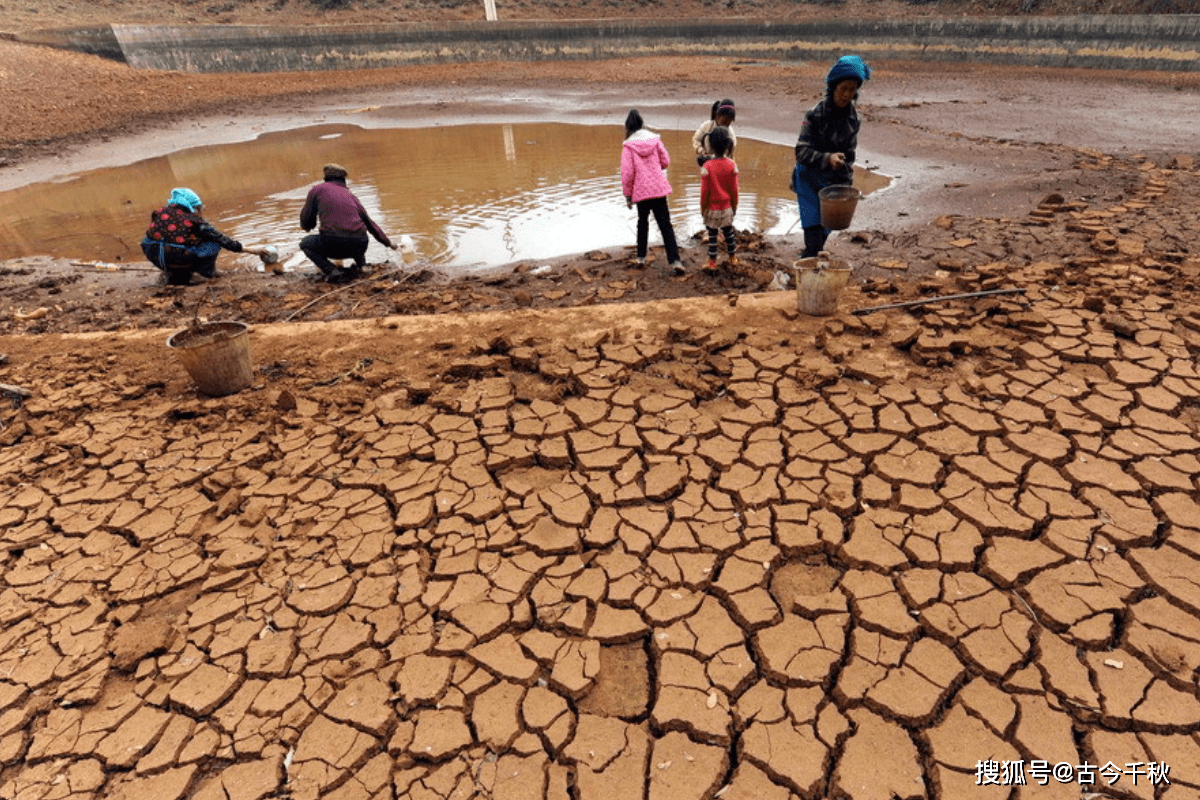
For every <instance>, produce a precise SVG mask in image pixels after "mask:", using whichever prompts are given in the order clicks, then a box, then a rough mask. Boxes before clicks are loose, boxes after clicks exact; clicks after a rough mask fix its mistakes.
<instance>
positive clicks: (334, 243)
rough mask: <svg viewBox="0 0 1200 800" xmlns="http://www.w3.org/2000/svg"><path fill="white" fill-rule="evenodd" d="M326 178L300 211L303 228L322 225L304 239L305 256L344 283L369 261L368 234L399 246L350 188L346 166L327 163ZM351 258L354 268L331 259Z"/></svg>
mask: <svg viewBox="0 0 1200 800" xmlns="http://www.w3.org/2000/svg"><path fill="white" fill-rule="evenodd" d="M324 172H325V180H324V181H323V182H322V183H318V184H317V185H316V186H314V187H312V189H310V190H309V191H308V198H307V199H306V200H305V201H304V208H303V209H302V210H301V211H300V227H301V228H303V229H304V230H306V231H311V230H312V229H313V228H316V227H317V223H318V221H319V222H320V225H321V227H320V228H319V229H318V231H317V232H316V233H315V234H313V235H311V236H305V237H304V238H303V239H302V240H301V241H300V249H301V250H303V251H304V255H306V256H308V257H309V259H310V260H311V261H312V262H313V263H314V264H316V265H317V268H318V269H320V270H321V272H322V273H324V275H325V279H326V280H328V281H330V282H332V283H342V282H345V281H348V280H352V279H354V278H356V277H357V276H358V275H360V274H361V273H362V269H363V267H364V266H366V263H367V244H369V242H370V240H369V239H368V238H367V234H368V233H369V234H371V236H373V237H375V240H376V241H377V242H379V243H380V244H382V245H383V246H384V247H390V248H392V249H393V250H395V249H396V247H397V246H396V245H394V244H392V240H391V239H389V238H388V236H387V234H386V233H384V232H383V229H382V228H380V227H379V226H378V225H376V224H375V222H374V221H373V220H372V219H371V217H370V216H368V214H367V210H366V209H365V208H363V204H362V203H360V202H359V201H358V198H357V197H355V196H354V194H353V193H352V192H351V191H350V190H349V189H347V188H346V175H347V174H348V173H347V172H346V168H345V167H342V166H339V165H337V164H326V165H325V169H324ZM335 258H336V259H343V258H349V259H353V260H354V266H353V267H351V268H350V269H339V268H338V267H337V265H335V264H334V263H333V262H332V261H331V260H330V259H335Z"/></svg>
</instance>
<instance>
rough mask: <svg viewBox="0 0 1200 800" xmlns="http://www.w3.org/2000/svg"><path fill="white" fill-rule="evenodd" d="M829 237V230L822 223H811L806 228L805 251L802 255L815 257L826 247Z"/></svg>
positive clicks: (802, 256)
mask: <svg viewBox="0 0 1200 800" xmlns="http://www.w3.org/2000/svg"><path fill="white" fill-rule="evenodd" d="M828 238H829V232H828V231H826V230H825V229H824V228H822V227H821V226H820V225H809V226H808V227H807V228H805V229H804V252H803V253H801V254H800V257H801V258H815V257H816V256H817V254H818V253H820V252H821V251H822V250H824V249H825V240H826V239H828Z"/></svg>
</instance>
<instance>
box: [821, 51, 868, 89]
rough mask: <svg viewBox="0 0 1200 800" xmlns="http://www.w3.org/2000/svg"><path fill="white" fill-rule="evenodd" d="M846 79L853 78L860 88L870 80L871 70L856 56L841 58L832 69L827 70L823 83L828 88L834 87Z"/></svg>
mask: <svg viewBox="0 0 1200 800" xmlns="http://www.w3.org/2000/svg"><path fill="white" fill-rule="evenodd" d="M847 78H853V79H854V80H856V81H858V85H859V86H862V85H863V84H864V83H866V82H867V81H869V80H870V79H871V68H870V67H868V66H867V64H866V62H865V61H863V60H862V59H861V58H859V57H858V56H842V57H841V58H839V59H838V60H837V63H836V64H834V65H833V69H831V70H829V75H828V77H826V78H825V83H826V85H828V86H834V85H835V84H837V83H838V82H840V81H844V80H846V79H847Z"/></svg>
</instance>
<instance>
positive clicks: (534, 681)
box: [0, 164, 1200, 800]
mask: <svg viewBox="0 0 1200 800" xmlns="http://www.w3.org/2000/svg"><path fill="white" fill-rule="evenodd" d="M1141 173H1142V174H1141V182H1140V185H1139V187H1138V188H1137V190H1136V191H1134V192H1132V193H1131V194H1130V195H1129V196H1128V197H1127V198H1125V200H1124V201H1123V202H1122V203H1121V204H1119V205H1115V204H1114V205H1110V206H1106V207H1097V208H1083V207H1081V206H1080V205H1078V204H1076V205H1072V204H1070V203H1062V202H1054V201H1053V199H1049V198H1048V200H1047V202H1046V203H1043V205H1042V206H1041V207H1039V208H1038V209H1037V210H1035V211H1034V213H1033V214H1032V215H1031V216H1030V217H1029V218H1028V219H1025V220H1017V221H1008V222H1007V223H1002V222H999V221H995V220H979V219H969V218H966V217H954V218H945V219H944V220H942V221H940V222H939V225H938V226H937V227H936V230H937V231H938V235H940V236H941V239H940V240H939V242H940V245H939V248H935V250H937V252H940V253H942V254H943V255H942V256H940V257H939V259H940V260H939V264H938V267H939V268H940V269H941V270H942V272H941V273H939V274H940V276H941V277H940V280H942V281H943V283H942V284H940V286H941V290H942V293H949V292H951V291H955V290H959V291H962V290H969V289H978V288H990V287H995V286H1001V285H1010V284H1015V285H1017V286H1020V287H1023V288H1025V289H1026V290H1027V292H1026V294H1025V295H1024V296H1013V295H1008V296H999V297H993V298H986V299H982V300H975V301H971V302H959V303H949V304H938V305H929V306H924V307H918V308H916V309H912V310H910V311H899V310H893V311H886V312H879V313H875V314H870V315H866V316H861V317H859V316H852V315H841V316H837V317H832V318H829V319H825V320H821V319H813V318H808V317H800V316H798V315H797V314H796V313H795V311H794V298H793V297H792V296H791V295H784V294H782V293H775V294H767V295H761V296H751V297H742V298H740V299H738V300H737V301H736V302H734V303H732V304H731V303H730V301H729V300H727V299H726V298H723V297H720V298H707V299H694V300H688V301H664V302H663V303H661V304H659V306H661V308H659V306H656V305H655V304H650V305H648V306H647V307H646V309H645V310H639V309H638V308H637V307H630V308H632V309H633V310H629V309H626V310H625V311H624V312H622V311H621V307H617V306H607V307H591V308H582V309H566V310H556V311H552V312H551V311H539V310H531V311H523V312H511V313H510V314H509V315H507V316H504V315H494V316H492V317H489V316H488V315H482V314H481V315H478V316H477V317H474V318H472V317H463V318H460V319H458V320H457V321H454V322H452V323H451V322H446V321H444V320H443V321H442V324H446V325H454V326H458V328H457V330H458V334H457V335H460V336H466V337H468V338H470V337H475V338H476V339H477V340H479V341H481V342H484V343H485V344H482V345H480V346H479V347H478V348H477V349H476V351H475V352H473V353H472V354H470V355H466V356H463V355H449V356H446V358H445V359H444V363H441V364H438V365H434V366H433V367H431V368H430V371H429V372H423V371H422V369H421V365H420V364H419V363H416V361H415V360H414V362H413V363H409V362H408V361H407V360H406V357H405V352H406V351H405V350H404V349H403V348H404V347H405V346H406V345H405V343H403V342H398V341H397V339H402V338H404V336H405V335H411V336H412V339H411V341H409V342H408V346H410V347H412V350H411V351H410V352H416V350H417V349H418V348H417V347H416V346H415V345H413V344H412V343H413V342H417V343H418V344H420V342H421V339H420V335H419V332H420V331H421V330H422V328H435V327H436V325H437V324H438V323H437V322H436V320H434V319H429V320H428V321H426V322H421V321H420V320H418V321H416V322H413V321H412V320H395V319H393V320H391V321H381V322H380V323H379V324H378V325H376V326H375V327H371V326H370V325H369V324H365V323H359V326H360V327H359V328H357V329H354V335H350V334H348V333H341V334H339V333H338V332H337V331H339V330H345V331H350V330H351V329H350V328H345V329H334V328H330V329H328V331H326V332H325V333H324V334H322V333H321V331H322V330H325V329H323V328H322V327H321V326H312V328H311V330H305V329H301V330H299V331H297V330H295V329H288V330H286V331H285V330H282V329H277V330H274V331H270V330H263V331H256V333H255V337H257V338H256V344H255V348H256V353H258V354H259V358H258V361H259V363H260V365H261V364H263V363H266V364H267V365H266V366H265V367H263V366H260V369H261V373H262V380H263V382H264V383H263V385H261V386H260V387H259V388H258V390H257V391H252V392H245V393H243V394H240V395H236V396H232V397H229V398H224V399H220V400H198V399H196V398H195V397H194V395H192V394H191V392H190V390H189V389H187V388H186V387H185V386H184V384H183V383H182V381H180V380H176V379H167V378H164V377H163V375H161V374H159V373H161V372H162V369H163V368H162V367H161V366H153V367H150V368H147V369H143V370H142V371H140V372H139V371H138V370H137V369H134V368H127V367H126V364H127V363H128V361H129V360H130V359H132V358H134V357H141V358H143V359H153V358H158V359H161V355H157V354H159V353H160V352H161V339H159V338H149V337H142V338H140V339H139V338H137V336H132V337H131V338H128V339H125V340H102V339H93V340H92V342H93V345H92V347H94V351H93V352H92V353H89V354H88V355H87V356H86V357H85V356H79V355H73V354H72V353H71V350H72V347H71V346H68V345H67V344H65V342H66V340H65V339H64V340H61V341H57V342H49V343H47V344H44V345H40V347H41V348H42V349H41V350H37V349H36V348H37V347H39V346H36V345H32V344H31V345H30V347H33V348H34V352H35V355H37V356H38V357H36V358H33V357H31V358H28V359H24V358H14V359H13V363H12V364H10V365H9V366H8V368H7V371H6V373H5V375H6V380H9V381H12V382H13V383H16V384H20V385H23V386H25V387H26V388H28V389H30V390H31V391H32V392H33V396H32V397H31V398H29V399H28V400H27V401H25V403H24V404H23V405H22V407H21V408H20V409H19V410H11V409H5V412H4V422H5V428H4V430H3V431H0V437H2V438H0V442H2V443H3V445H4V446H3V448H2V449H0V472H2V473H3V475H4V479H3V483H2V484H0V531H2V533H0V559H2V560H0V568H2V573H0V626H2V629H3V630H2V632H0V764H3V768H2V770H0V797H3V798H5V800H31V799H33V798H37V799H38V800H41V799H42V798H63V799H64V800H65V799H66V798H71V799H73V800H74V799H78V800H83V799H84V798H102V797H103V798H129V799H131V800H132V799H133V798H146V800H150V798H153V799H154V800H176V799H177V798H196V799H197V800H217V799H219V800H225V799H226V798H228V800H259V799H260V798H270V797H290V798H296V799H297V800H299V799H300V798H318V797H321V798H337V799H338V800H360V799H361V800H367V799H369V798H370V799H374V798H419V799H420V800H451V799H453V798H468V797H486V798H497V799H500V798H505V799H506V798H512V799H513V800H528V799H529V798H535V799H536V798H548V800H567V798H573V799H574V800H612V799H613V798H622V800H624V799H625V798H646V799H647V800H693V799H695V800H699V798H710V797H716V796H720V797H721V798H724V800H788V798H806V800H815V799H816V798H850V799H851V800H889V799H890V798H904V799H906V800H907V799H909V798H944V799H945V800H951V799H953V800H958V798H964V797H971V798H975V797H980V798H1008V797H1011V798H1078V797H1080V796H1081V795H1083V796H1097V795H1098V796H1104V797H1110V796H1111V797H1121V798H1147V799H1148V798H1159V800H1177V799H1178V798H1190V797H1195V796H1196V793H1197V791H1200V743H1198V741H1197V735H1198V733H1200V692H1198V690H1197V682H1196V676H1197V669H1198V668H1200V571H1198V570H1197V563H1198V559H1200V507H1198V505H1197V491H1198V489H1200V487H1198V485H1197V476H1198V475H1200V411H1198V409H1200V405H1198V398H1200V371H1198V370H1197V356H1198V355H1200V302H1198V301H1197V295H1196V293H1195V290H1194V288H1193V287H1194V286H1195V283H1196V279H1197V277H1200V259H1198V258H1197V257H1196V256H1195V255H1194V254H1191V255H1189V254H1188V253H1186V252H1184V251H1183V250H1181V249H1179V248H1178V247H1177V246H1175V245H1174V244H1172V242H1175V240H1173V239H1171V238H1170V237H1167V236H1163V235H1161V234H1162V233H1163V231H1161V230H1158V231H1157V232H1156V229H1155V226H1156V225H1158V224H1160V223H1159V222H1156V220H1159V219H1161V218H1160V217H1158V216H1156V214H1157V213H1158V212H1157V209H1159V208H1170V207H1173V206H1175V205H1178V204H1179V203H1182V202H1183V198H1185V197H1187V196H1190V195H1194V192H1195V188H1196V184H1197V182H1198V180H1200V173H1197V171H1196V170H1195V168H1194V167H1191V168H1183V167H1181V166H1178V165H1177V168H1175V169H1165V168H1158V167H1155V166H1154V165H1150V164H1147V165H1145V168H1144V169H1143V170H1142V171H1141ZM1173 224H1177V225H1178V227H1175V228H1173V230H1174V234H1175V235H1176V236H1182V237H1185V240H1186V237H1191V240H1192V241H1195V239H1194V237H1195V235H1196V230H1195V226H1196V224H1197V223H1196V219H1195V218H1194V216H1193V217H1191V218H1189V219H1184V218H1182V217H1177V218H1176V219H1175V222H1174V223H1173ZM1189 224H1190V225H1191V226H1192V228H1191V229H1190V233H1188V230H1189V229H1187V228H1186V226H1187V225H1189ZM1005 225H1007V227H1005ZM1018 230H1019V231H1021V232H1022V233H1021V235H1025V236H1037V235H1040V234H1039V232H1043V233H1048V232H1053V233H1056V234H1062V240H1063V241H1069V242H1075V243H1076V244H1077V245H1078V248H1077V250H1076V251H1075V253H1074V254H1073V255H1071V256H1069V257H1061V258H1060V257H1048V259H1047V260H1046V261H1042V262H1032V263H1009V262H1006V261H1005V260H1004V259H1003V253H1002V252H1001V253H1000V257H999V258H998V256H997V254H996V248H997V246H998V245H997V244H996V242H997V240H998V238H999V239H1003V237H1004V235H1007V234H1006V232H1007V233H1011V234H1013V235H1016V233H1015V232H1016V231H1018ZM1164 243H1166V244H1165V245H1164ZM925 244H926V245H929V244H930V241H929V240H926V242H925ZM947 253H953V255H952V256H951V255H946V254H947ZM929 281H930V282H932V281H934V278H930V279H929ZM924 285H926V286H928V285H929V282H927V283H926V284H924ZM858 292H859V290H858V289H857V288H856V289H855V290H854V291H853V292H852V293H851V297H850V298H849V300H848V301H847V302H855V301H858V300H862V299H863V298H862V297H861V296H859V295H858ZM656 308H658V309H659V310H657V311H656V310H655V309H656ZM621 313H625V314H627V315H628V316H627V317H626V318H622V317H621V316H620V314H621ZM553 315H559V316H553ZM501 317H503V318H504V319H507V320H508V324H509V325H510V326H513V327H518V328H519V327H521V326H522V325H523V326H524V327H525V329H526V330H527V331H529V330H534V329H535V328H534V327H533V326H532V324H530V322H529V321H530V320H533V319H536V320H538V321H539V323H538V324H539V325H542V326H544V327H541V328H537V329H536V330H537V331H538V333H539V334H541V335H542V337H543V338H533V337H530V336H528V335H526V336H519V335H516V334H513V333H509V334H505V335H501V336H496V337H494V338H490V339H489V330H490V329H489V327H488V325H489V324H491V322H490V321H494V320H495V319H499V318H501ZM638 319H645V320H648V321H647V322H646V324H645V325H644V326H641V327H639V326H638V325H635V324H633V323H632V322H631V321H633V320H638ZM554 320H559V322H558V323H557V324H559V325H560V326H561V327H562V335H561V336H552V335H549V334H545V333H544V331H546V330H550V329H551V327H547V326H552V324H554ZM337 324H339V325H351V324H352V323H337ZM406 326H407V327H406ZM397 331H399V333H397ZM406 331H407V332H408V333H407V334H406V333H405V332H406ZM429 335H430V336H432V337H433V338H434V339H435V340H436V338H437V337H438V336H441V335H443V334H441V333H439V332H438V331H436V330H434V331H433V332H432V333H429ZM320 336H324V337H325V338H324V339H321V338H319V337H320ZM339 337H340V338H341V343H340V344H339V345H338V346H337V347H334V346H332V345H329V344H328V342H329V341H330V340H332V339H337V338H339ZM10 341H16V339H15V337H13V338H12V339H11V340H10ZM28 341H29V342H34V341H35V340H33V339H30V340H28ZM318 341H320V342H323V343H322V344H320V345H319V346H317V347H314V342H318ZM326 347H329V348H331V351H334V352H332V354H330V353H325V354H324V355H318V354H317V352H316V351H317V350H318V349H321V348H326ZM432 349H433V351H435V352H436V351H437V348H436V347H434V348H432ZM139 354H140V356H139ZM263 354H266V355H265V356H264V355H263ZM306 358H307V359H309V360H307V361H306V360H305V359H306ZM271 359H276V360H274V361H272V360H271ZM338 359H341V362H343V363H344V362H345V361H346V360H347V359H350V360H353V359H359V360H358V361H357V366H356V367H355V369H353V370H350V371H349V372H347V373H345V374H344V375H341V376H340V377H341V378H342V380H341V381H339V382H335V381H334V380H332V379H327V377H328V375H329V374H330V372H332V371H333V370H332V368H331V367H330V366H329V365H330V364H332V363H334V362H335V361H337V360H338ZM98 363H100V364H104V365H106V367H107V371H101V370H100V369H98V367H97V364H98ZM287 364H290V365H292V366H290V367H287V366H286V365H287ZM172 367H173V365H172ZM172 374H173V373H172ZM988 760H991V761H995V762H996V764H997V765H1002V764H1004V762H1009V764H1010V765H1011V763H1012V762H1017V761H1023V762H1025V765H1026V766H1029V765H1031V764H1032V763H1033V762H1036V761H1045V762H1047V763H1048V765H1051V766H1053V765H1056V764H1066V765H1069V766H1072V767H1073V766H1076V765H1082V764H1091V765H1094V766H1095V767H1096V768H1101V767H1108V769H1107V771H1097V772H1096V773H1095V775H1094V779H1095V783H1094V784H1086V783H1081V782H1080V781H1079V780H1078V779H1077V778H1072V779H1071V780H1068V781H1062V780H1058V779H1056V778H1054V777H1050V778H1048V779H1046V783H1045V785H1040V784H1039V782H1038V779H1037V777H1036V774H1035V773H1033V772H1027V773H1022V774H1026V775H1027V778H1026V781H1027V783H1026V785H1017V783H1016V780H1015V777H1014V775H1013V774H1012V773H1008V774H1007V775H1006V777H1007V778H1008V780H999V779H996V775H995V774H990V777H991V778H992V779H993V780H991V781H990V782H989V780H988V777H989V773H987V772H986V771H981V769H980V768H979V767H978V766H977V765H978V764H979V762H980V761H988ZM1110 762H1111V767H1110V766H1109V765H1110ZM1150 763H1153V764H1155V765H1168V766H1169V773H1168V775H1167V776H1166V777H1167V778H1168V779H1169V783H1167V782H1166V781H1163V780H1155V781H1152V780H1150V778H1149V777H1148V776H1147V774H1146V768H1145V766H1144V765H1146V764H1150ZM1135 764H1140V765H1143V766H1141V767H1132V766H1130V765H1135ZM1139 771H1140V773H1141V774H1140V776H1138V775H1137V774H1136V773H1138V772H1139ZM979 784H984V785H979Z"/></svg>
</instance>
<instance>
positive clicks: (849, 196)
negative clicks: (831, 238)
mask: <svg viewBox="0 0 1200 800" xmlns="http://www.w3.org/2000/svg"><path fill="white" fill-rule="evenodd" d="M817 197H819V198H820V200H821V226H822V227H825V228H828V229H829V230H831V231H842V230H845V229H846V228H849V227H850V220H852V219H854V209H856V208H858V201H859V200H861V199H862V192H860V191H859V190H858V189H855V188H854V187H853V186H849V185H845V184H836V185H834V186H826V187H825V188H824V189H822V190H821V191H820V192H819V193H818V194H817Z"/></svg>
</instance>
